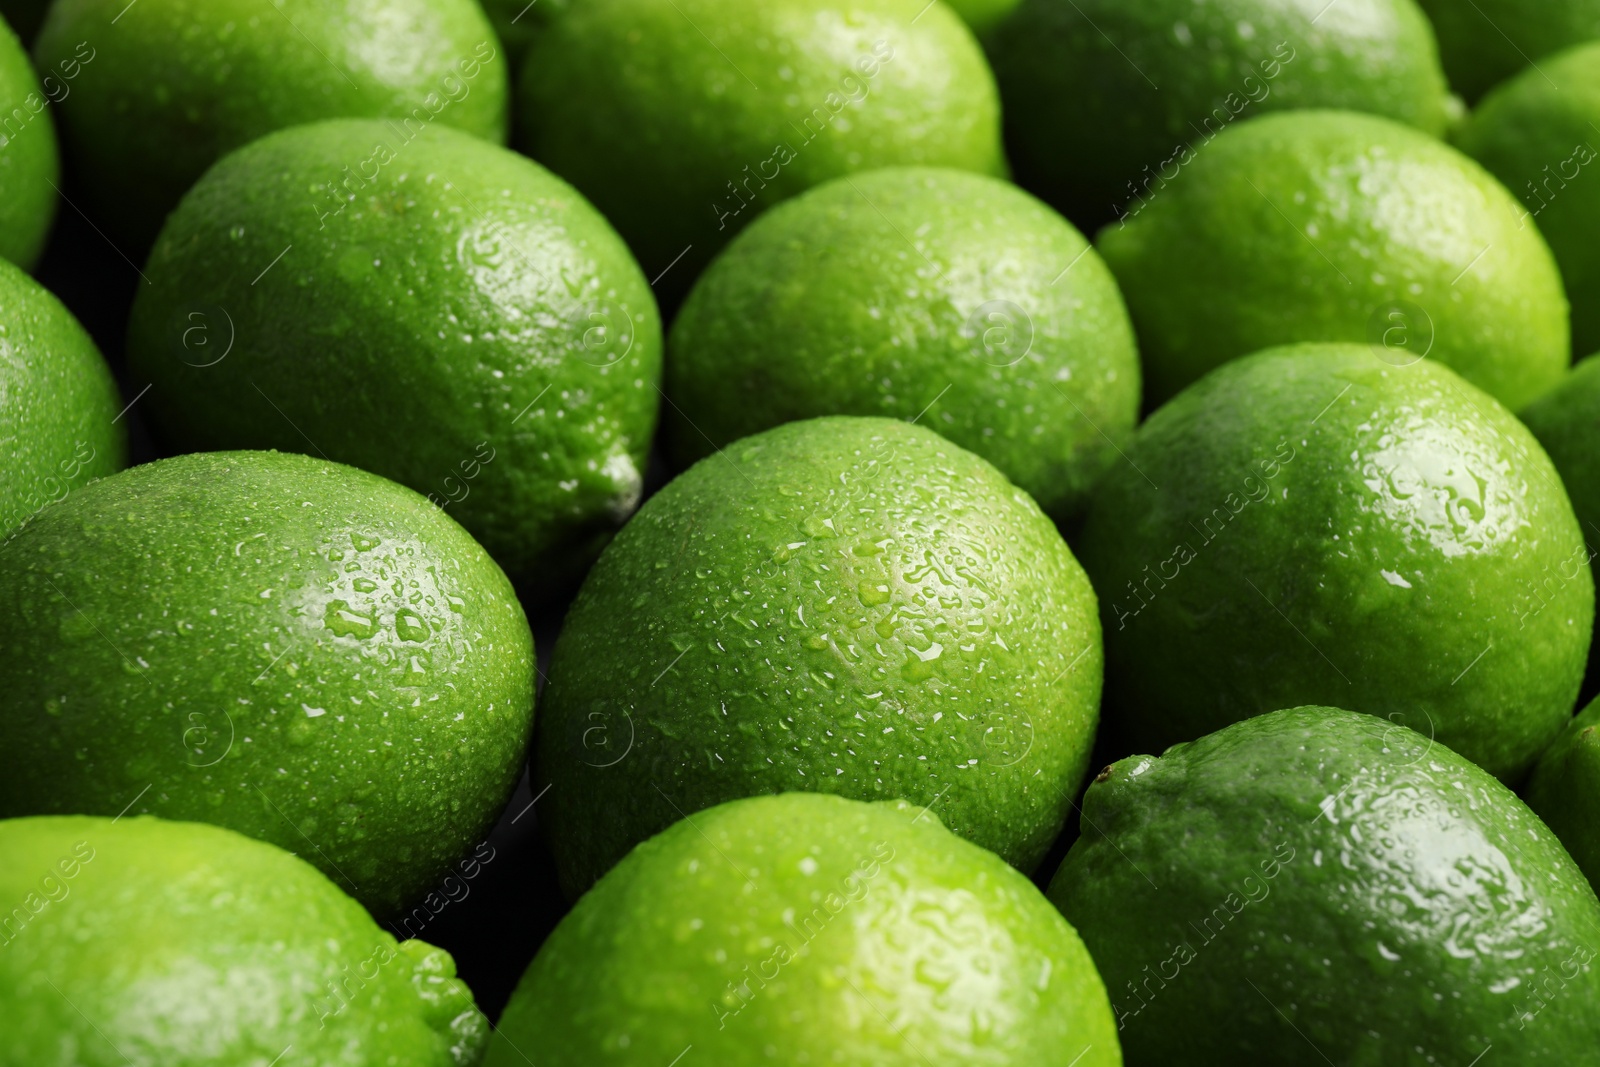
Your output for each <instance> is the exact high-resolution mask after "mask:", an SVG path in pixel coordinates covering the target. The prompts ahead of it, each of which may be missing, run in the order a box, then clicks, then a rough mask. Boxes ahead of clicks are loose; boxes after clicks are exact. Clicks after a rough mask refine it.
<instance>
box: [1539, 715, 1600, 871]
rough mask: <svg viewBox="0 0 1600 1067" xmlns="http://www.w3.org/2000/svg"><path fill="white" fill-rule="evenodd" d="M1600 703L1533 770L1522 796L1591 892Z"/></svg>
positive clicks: (1599, 862) (1598, 850) (1597, 851)
mask: <svg viewBox="0 0 1600 1067" xmlns="http://www.w3.org/2000/svg"><path fill="white" fill-rule="evenodd" d="M1597 725H1600V701H1596V702H1593V703H1591V704H1590V705H1589V706H1588V707H1587V708H1584V709H1583V711H1582V712H1581V713H1579V715H1578V717H1577V718H1575V719H1573V720H1572V722H1570V723H1568V724H1567V728H1566V729H1565V730H1563V731H1562V732H1561V736H1560V737H1558V738H1556V740H1555V743H1554V744H1552V745H1551V746H1550V747H1549V748H1548V749H1546V750H1545V753H1544V755H1542V756H1540V757H1539V762H1538V763H1537V764H1535V765H1534V768H1533V774H1532V775H1531V776H1530V777H1529V779H1528V787H1527V789H1526V790H1525V792H1524V796H1525V797H1526V799H1527V801H1528V807H1530V808H1532V809H1533V810H1534V813H1535V814H1537V815H1538V816H1539V818H1541V819H1543V820H1544V821H1545V825H1546V826H1548V827H1550V829H1551V831H1552V832H1553V833H1554V834H1555V835H1556V836H1557V837H1559V838H1560V839H1561V843H1562V844H1563V845H1564V846H1566V849H1567V852H1568V853H1570V854H1571V856H1572V858H1573V860H1574V861H1575V862H1576V863H1577V865H1578V866H1579V867H1580V868H1581V869H1582V870H1583V873H1584V875H1585V876H1586V877H1587V878H1588V879H1589V884H1590V885H1591V886H1592V885H1594V884H1595V883H1597V882H1600V835H1597V833H1596V827H1597V825H1600V821H1597V816H1600V733H1597V732H1596V729H1595V727H1596V726H1597Z"/></svg>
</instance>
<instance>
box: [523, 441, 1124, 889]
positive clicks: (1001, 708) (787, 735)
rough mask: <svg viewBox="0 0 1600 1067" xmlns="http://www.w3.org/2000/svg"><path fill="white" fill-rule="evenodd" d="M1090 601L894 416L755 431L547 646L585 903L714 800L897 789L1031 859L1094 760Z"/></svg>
mask: <svg viewBox="0 0 1600 1067" xmlns="http://www.w3.org/2000/svg"><path fill="white" fill-rule="evenodd" d="M1100 656H1101V651H1100V629H1099V623H1098V620H1097V618H1096V613H1095V597H1094V591H1093V590H1092V589H1091V588H1090V587H1089V583H1088V581H1087V579H1086V578H1085V577H1084V574H1083V571H1082V570H1081V569H1080V568H1079V566H1078V563H1077V561H1076V560H1075V559H1073V556H1072V552H1071V551H1070V550H1069V549H1068V548H1067V545H1066V543H1065V542H1064V541H1062V540H1061V537H1060V535H1058V534H1057V533H1056V530H1055V528H1054V526H1052V525H1051V523H1050V521H1049V520H1048V519H1047V518H1045V516H1044V515H1043V514H1042V513H1041V512H1040V511H1039V509H1038V506H1037V505H1035V504H1034V502H1033V501H1032V500H1031V499H1029V498H1028V496H1027V494H1025V493H1023V492H1022V491H1021V490H1020V489H1017V488H1016V487H1015V486H1013V485H1012V484H1011V483H1010V482H1008V481H1006V480H1005V478H1004V477H1003V476H1002V475H1001V474H1000V473H999V472H998V471H996V470H995V469H994V468H993V467H991V466H990V465H989V464H988V463H986V462H984V461H983V460H981V459H979V458H978V457H977V456H974V455H972V454H971V453H969V452H966V451H964V450H963V449H961V448H958V447H956V446H955V445H952V444H950V443H949V442H948V441H946V440H944V439H943V438H941V437H939V436H938V435H937V434H935V433H932V432H931V431H929V430H924V429H922V428H920V427H917V426H911V425H908V424H906V423H903V422H897V421H893V420H890V419H869V418H848V417H832V418H820V419H810V420H807V421H804V422H793V423H788V424H787V425H784V426H780V427H778V428H776V429H773V430H768V431H766V432H765V433H761V434H757V435H755V436H753V437H746V438H744V439H742V440H740V441H738V442H736V443H735V444H733V445H730V446H729V447H728V448H727V449H726V450H725V451H722V452H719V453H717V454H716V455H714V456H711V457H708V458H706V459H703V460H701V461H700V462H699V463H697V464H695V465H694V466H693V467H691V468H690V469H689V470H688V471H687V472H685V473H684V474H682V475H680V476H679V477H678V478H677V479H676V480H674V481H673V482H671V483H670V484H669V485H668V486H667V487H666V488H664V489H663V490H662V491H661V492H660V493H658V494H656V495H655V496H654V497H652V498H651V499H650V501H649V503H647V504H646V505H645V506H644V507H643V508H642V509H640V511H639V514H638V515H637V516H635V518H634V520H633V521H632V522H630V523H629V524H628V525H627V526H626V527H624V528H623V530H622V532H621V533H620V534H618V535H617V539H616V540H615V541H613V542H612V543H611V544H610V545H609V546H608V547H607V549H606V551H605V552H604V554H602V555H601V557H600V561H599V562H598V563H596V564H595V567H594V569H593V570H592V571H590V572H589V576H588V578H587V579H586V580H585V581H584V585H583V589H582V590H581V591H580V592H579V594H578V599H577V601H576V602H575V603H574V605H573V607H572V609H571V611H570V612H569V613H568V615H567V619H566V623H565V626H564V627H563V629H562V631H561V636H560V638H559V639H558V640H557V642H556V646H555V651H554V658H553V659H552V661H551V664H550V670H549V675H548V677H549V685H548V687H547V689H546V690H545V697H544V703H543V704H542V708H543V710H542V711H541V715H540V720H541V724H540V726H539V727H538V740H537V745H536V763H535V766H534V775H535V778H536V779H538V781H536V782H535V785H536V787H538V786H542V785H543V784H550V792H549V794H548V796H547V797H546V799H545V800H544V801H543V802H542V806H541V807H540V819H541V820H542V822H541V825H542V826H543V827H544V829H545V832H546V834H547V836H548V837H549V839H550V842H551V844H552V847H553V850H554V853H555V859H556V866H557V869H558V872H559V873H560V875H561V880H562V884H563V886H564V887H565V888H566V889H567V890H568V892H569V893H572V894H573V895H576V894H577V893H579V892H582V891H583V890H584V889H586V888H588V886H589V885H590V884H591V883H593V882H594V880H595V879H597V878H599V877H600V875H602V874H604V873H605V872H606V870H607V869H609V868H610V867H611V866H612V865H613V864H615V863H616V862H617V861H618V860H619V859H621V858H622V857H623V856H624V855H625V854H626V853H627V851H628V850H629V849H630V848H632V847H633V846H634V845H636V844H638V843H639V842H640V841H643V840H644V839H645V838H647V837H649V836H650V835H651V834H653V833H655V832H657V831H658V830H661V829H662V828H664V827H666V826H668V825H670V824H671V823H673V822H675V821H676V820H677V819H679V818H682V817H683V816H684V815H685V814H692V813H693V812H696V811H699V810H701V809H702V808H706V807H710V806H711V805H713V804H718V803H721V802H722V801H725V800H732V799H736V798H738V797H745V796H752V795H758V794H765V793H782V792H788V791H792V790H815V791H818V792H826V793H837V794H840V795H843V796H848V797H851V798H854V799H858V800H894V799H908V800H912V801H915V802H917V803H921V804H926V805H929V806H931V807H933V808H934V809H935V811H936V812H937V814H938V815H939V818H940V819H941V820H943V822H944V824H945V825H946V826H948V827H950V828H951V829H952V830H953V831H955V832H956V833H957V834H959V835H960V836H962V837H965V838H966V839H968V840H969V841H973V842H976V843H977V844H979V845H982V846H984V847H985V848H989V849H991V850H993V851H995V852H997V853H999V854H1000V856H1001V857H1003V858H1004V859H1006V860H1007V861H1008V862H1010V863H1012V864H1013V865H1015V866H1017V867H1021V868H1023V869H1025V870H1026V869H1028V868H1031V867H1032V866H1033V865H1035V864H1036V863H1038V861H1039V860H1040V858H1041V857H1042V856H1043V855H1044V852H1045V850H1046V849H1047V848H1048V847H1049V845H1050V843H1051V841H1052V840H1054V838H1055V836H1056V833H1057V832H1058V831H1059V830H1060V828H1061V824H1062V821H1063V820H1064V819H1065V817H1066V811H1067V808H1068V806H1069V805H1070V804H1071V801H1072V794H1073V792H1074V790H1076V788H1077V787H1078V784H1079V783H1080V782H1081V781H1082V778H1083V774H1084V772H1085V770H1086V769H1087V761H1088V758H1089V746H1090V744H1091V742H1092V740H1093V736H1094V730H1095V722H1096V718H1097V714H1098V709H1099V697H1100V672H1101V660H1100Z"/></svg>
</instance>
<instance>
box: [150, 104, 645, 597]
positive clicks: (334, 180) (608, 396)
mask: <svg viewBox="0 0 1600 1067" xmlns="http://www.w3.org/2000/svg"><path fill="white" fill-rule="evenodd" d="M345 168H349V169H348V170H347V169H345ZM291 246H292V247H291ZM145 274H146V275H148V277H149V278H150V284H149V285H147V286H143V287H141V289H140V292H139V296H138V298H137V300H136V302H135V304H134V309H133V315H132V319H131V321H130V323H129V327H128V350H129V360H130V362H131V364H132V366H133V367H134V368H135V370H136V372H137V373H138V374H140V375H143V376H144V377H145V380H147V381H152V382H154V383H155V388H154V389H153V390H151V395H150V398H149V402H150V404H151V406H152V407H153V408H154V409H155V411H156V412H157V413H158V416H159V419H160V426H161V427H162V429H163V430H164V431H165V433H166V434H167V436H168V437H169V438H170V440H171V441H172V443H174V444H175V445H177V446H178V447H180V448H183V449H186V450H189V449H194V450H222V449H235V448H277V449H282V450H286V451H288V450H292V451H296V452H308V453H314V454H317V455H320V456H326V457H327V458H329V459H333V460H335V461H337V462H341V463H350V464H353V465H355V466H358V467H361V468H363V469H364V470H370V471H373V472H375V473H377V474H381V475H383V476H385V477H387V478H392V479H393V480H395V481H397V482H400V483H401V484H403V485H408V486H410V487H411V488H413V489H415V490H417V491H418V492H419V493H423V494H426V495H427V496H429V498H430V499H432V500H434V501H435V502H436V503H438V504H439V505H440V506H441V507H444V508H446V509H448V510H449V511H450V513H451V514H452V515H453V516H454V517H456V518H457V519H458V520H459V521H460V522H461V524H462V525H463V526H465V527H466V528H467V529H468V530H469V531H471V532H472V534H473V535H474V536H475V537H476V538H477V539H478V540H479V541H481V542H482V543H483V546H484V547H485V548H487V549H488V550H489V553H490V554H491V555H492V556H494V557H495V559H496V560H498V561H499V562H500V564H501V566H503V567H505V569H506V570H507V571H508V572H509V573H510V574H511V575H512V576H513V577H514V578H516V579H517V580H518V581H527V582H529V583H530V585H533V586H538V585H539V584H540V583H542V582H545V581H546V580H548V579H550V578H551V577H552V576H557V577H559V576H560V575H561V574H564V573H565V572H567V571H568V570H570V569H572V568H573V567H576V566H581V565H585V564H587V563H588V562H589V561H591V560H592V559H593V558H594V555H595V554H596V553H597V552H598V551H599V548H600V546H601V545H602V544H603V543H604V541H605V540H606V539H608V538H609V537H610V535H611V533H612V531H614V530H615V528H616V527H617V526H618V525H620V524H621V522H622V520H623V519H625V518H626V517H627V516H628V514H629V513H631V512H632V511H633V509H634V507H635V506H636V505H637V504H638V502H639V495H640V491H641V487H642V484H643V479H642V475H641V471H642V470H643V468H644V463H645V456H646V453H647V451H648V449H649V446H650V439H651V435H652V434H653V433H654V431H655V423H656V411H657V405H658V404H659V402H660V401H659V397H658V386H657V382H658V381H659V379H660V374H661V325H660V318H659V316H658V314H657V312H656V307H655V302H654V301H653V299H652V298H651V296H650V289H649V286H648V284H647V283H646V282H645V279H644V276H643V275H642V274H641V273H640V272H639V268H638V266H637V264H635V263H634V262H633V259H632V257H631V256H630V255H629V254H628V249H627V246H626V245H624V244H623V243H622V240H621V239H620V238H619V237H618V236H617V235H616V233H615V231H613V230H612V229H611V227H610V225H609V224H608V223H607V222H606V221H605V219H603V218H601V216H600V215H599V213H598V212H596V211H595V210H594V209H593V208H592V207H590V205H589V204H588V203H586V202H585V201H584V199H583V198H582V197H581V196H579V195H578V194H577V193H576V192H575V191H574V190H573V189H572V187H571V186H569V185H567V184H566V183H565V182H563V181H561V180H560V179H559V178H556V177H555V176H554V175H552V174H550V173H549V172H548V171H546V170H545V169H544V168H542V167H540V166H539V165H538V164H536V163H533V162H532V161H530V160H528V159H526V158H524V157H522V156H519V155H517V154H516V153H514V152H511V151H509V150H507V149H504V148H500V147H498V146H496V145H492V144H489V143H488V142H486V141H482V140H479V139H477V138H474V137H469V136H467V135H466V134H462V133H459V132H456V131H453V130H447V129H444V128H442V127H438V126H431V127H428V128H427V129H425V130H423V131H421V132H420V133H418V134H417V135H416V136H415V138H414V139H408V138H406V137H405V135H404V132H403V131H402V130H400V129H399V128H398V127H396V126H395V125H393V124H390V123H386V122H380V121H373V120H359V119H358V120H350V119H346V120H334V121H331V122H326V123H318V124H316V125H312V126H303V127H299V128H297V129H293V130H284V131H281V132H279V133H276V134H272V135H270V136H268V137H265V138H263V139H262V140H260V141H257V142H256V143H254V144H252V145H250V146H248V147H246V148H244V149H241V150H240V151H238V152H236V153H234V154H233V155H231V156H229V157H227V158H226V159H225V160H223V161H222V162H221V163H219V164H218V165H217V166H216V167H215V168H213V169H212V170H211V171H210V172H209V173H208V174H207V175H206V177H205V178H204V179H202V180H201V182H200V183H199V184H198V185H197V186H196V187H195V188H194V189H193V190H192V191H191V192H190V193H189V195H188V196H186V197H185V198H184V201H183V204H182V206H181V207H180V208H179V209H178V210H177V211H176V212H174V213H173V215H172V218H171V220H170V222H169V224H168V225H167V227H166V229H165V230H164V231H163V233H162V236H161V239H160V241H159V242H158V243H157V245H156V248H155V250H154V251H153V252H152V253H151V256H150V262H149V263H148V264H147V266H146V267H145ZM229 346H231V347H229Z"/></svg>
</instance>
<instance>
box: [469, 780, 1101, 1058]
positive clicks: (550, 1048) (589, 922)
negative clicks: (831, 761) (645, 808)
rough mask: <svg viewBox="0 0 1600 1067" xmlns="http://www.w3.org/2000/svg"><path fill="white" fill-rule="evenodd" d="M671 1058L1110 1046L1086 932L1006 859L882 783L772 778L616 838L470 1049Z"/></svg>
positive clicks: (1091, 1053)
mask: <svg viewBox="0 0 1600 1067" xmlns="http://www.w3.org/2000/svg"><path fill="white" fill-rule="evenodd" d="M780 1049H781V1050H782V1051H781V1053H779V1052H778V1051H777V1050H780ZM691 1050H692V1051H691ZM527 1057H537V1059H536V1060H529V1059H527ZM677 1061H681V1062H682V1063H683V1064H684V1065H685V1067H689V1065H692V1064H697V1063H700V1064H708V1063H714V1064H718V1065H721V1067H756V1065H757V1064H761V1065H766V1064H772V1063H787V1064H844V1063H849V1064H869V1063H870V1064H872V1065H874V1067H927V1065H929V1064H936V1063H937V1064H1029V1065H1035V1064H1037V1065H1040V1067H1044V1065H1046V1064H1049V1065H1051V1067H1054V1065H1057V1064H1059V1065H1062V1067H1065V1065H1067V1064H1073V1065H1075V1067H1120V1064H1121V1063H1122V1056H1121V1054H1120V1052H1119V1051H1118V1047H1117V1035H1116V1032H1115V1029H1114V1027H1113V1024H1112V1018H1111V1011H1110V1008H1109V1006H1108V1004H1107V1001H1106V992H1105V987H1104V986H1103V985H1102V984H1101V982H1100V977H1099V975H1098V974H1096V973H1095V969H1094V965H1093V963H1091V962H1090V960H1089V954H1088V953H1087V952H1085V951H1084V948H1083V944H1082V942H1080V941H1079V940H1078V936H1077V934H1076V933H1074V932H1073V929H1072V927H1070V926H1068V925H1067V923H1066V922H1065V921H1063V920H1062V918H1061V916H1060V915H1059V914H1058V913H1056V912H1055V910H1054V909H1053V908H1051V907H1050V903H1049V901H1047V900H1045V898H1044V897H1043V896H1042V895H1041V894H1040V893H1039V891H1038V890H1037V889H1035V888H1034V887H1033V886H1032V885H1030V884H1029V883H1028V881H1027V879H1025V878H1024V877H1022V875H1020V874H1018V873H1017V872H1016V871H1014V870H1011V869H1010V868H1008V867H1007V866H1006V865H1005V864H1004V863H1002V862H1000V860H999V859H998V858H996V857H995V856H994V855H992V854H991V853H988V852H985V851H984V850H982V849H980V848H976V847H974V846H972V845H969V844H967V843H966V842H964V841H961V840H959V839H957V838H955V837H953V836H952V835H951V834H950V833H949V832H948V831H946V830H945V829H944V828H943V827H942V826H941V825H940V824H939V821H938V819H937V818H936V817H934V816H932V815H931V814H930V813H929V812H928V811H926V810H924V809H920V808H915V807H912V806H911V805H909V804H906V803H904V802H903V801H902V802H890V803H880V804H862V803H859V802H856V801H853V800H844V799H842V798H839V797H824V796H816V795H814V794H807V793H787V794H784V795H782V796H771V797H758V798H754V799H750V800H739V801H734V802H733V803H731V804H723V805H721V806H719V807H715V808H712V809H711V810H709V811H703V812H700V813H699V814H698V815H693V816H690V817H689V818H686V819H684V820H682V821H681V822H678V823H677V824H676V825H674V826H672V827H671V828H670V829H668V830H666V831H664V832H663V833H661V834H659V835H658V836H656V837H654V838H651V839H650V840H649V841H647V842H646V843H644V844H642V845H640V846H639V847H638V848H636V849H634V850H633V851H632V852H631V853H630V854H629V855H628V857H627V858H626V859H624V860H623V861H622V863H621V864H619V865H618V866H617V867H616V869H615V870H613V871H612V872H611V873H610V874H608V875H606V877H605V878H604V879H602V880H601V882H600V883H599V884H598V885H597V886H595V887H594V889H593V890H592V891H590V892H589V893H588V894H586V895H585V896H584V898H583V899H582V900H580V901H579V902H578V904H577V907H576V908H574V909H573V911H572V912H571V914H569V915H568V916H567V917H566V918H565V919H564V920H562V922H561V925H560V926H558V927H557V928H556V931H555V933H553V934H552V935H551V936H550V939H549V940H548V941H547V942H545V945H544V947H543V948H542V949H541V950H540V952H539V955H538V956H537V957H536V958H535V959H534V961H533V964H532V965H531V966H530V967H529V968H528V971H527V973H526V974H524V975H523V977H522V982H521V984H520V985H519V986H518V987H517V991H516V992H515V993H514V994H513V995H512V998H511V1003H510V1004H509V1005H507V1007H506V1010H505V1014H504V1015H503V1016H502V1017H501V1019H500V1024H499V1028H498V1031H497V1034H496V1036H495V1037H494V1038H493V1039H492V1041H491V1044H490V1046H489V1056H488V1059H487V1061H486V1063H487V1065H488V1067H512V1065H522V1064H525V1062H537V1063H539V1064H540V1065H541V1067H546V1065H548V1067H568V1065H570V1067H590V1065H592V1064H598V1063H610V1062H628V1063H639V1064H659V1065H661V1067H665V1065H667V1064H669V1063H672V1062H677Z"/></svg>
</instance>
